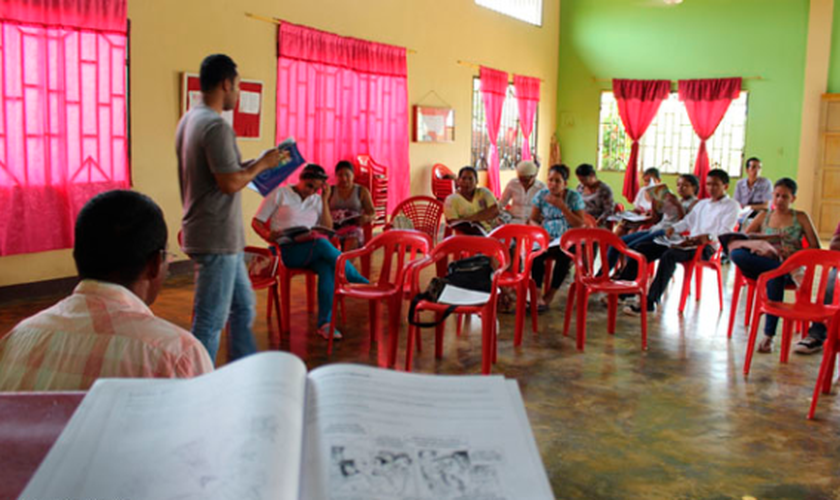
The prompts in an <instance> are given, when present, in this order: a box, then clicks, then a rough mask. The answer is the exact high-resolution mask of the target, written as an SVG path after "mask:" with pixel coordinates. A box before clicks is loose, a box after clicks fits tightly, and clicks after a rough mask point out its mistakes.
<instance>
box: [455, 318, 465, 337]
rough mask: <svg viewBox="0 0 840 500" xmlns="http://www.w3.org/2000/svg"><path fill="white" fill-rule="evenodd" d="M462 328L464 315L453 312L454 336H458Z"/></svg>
mask: <svg viewBox="0 0 840 500" xmlns="http://www.w3.org/2000/svg"><path fill="white" fill-rule="evenodd" d="M463 329H464V315H463V314H458V313H455V336H457V337H460V336H461V332H462V331H463Z"/></svg>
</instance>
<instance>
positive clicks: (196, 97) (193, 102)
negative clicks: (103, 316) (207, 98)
mask: <svg viewBox="0 0 840 500" xmlns="http://www.w3.org/2000/svg"><path fill="white" fill-rule="evenodd" d="M202 100H203V97H202V94H201V92H199V91H197V90H191V91H190V92H188V93H187V110H190V109H193V108H194V107H196V106H198V105H199V104H201V103H202Z"/></svg>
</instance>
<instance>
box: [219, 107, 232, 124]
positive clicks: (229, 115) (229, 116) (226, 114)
mask: <svg viewBox="0 0 840 500" xmlns="http://www.w3.org/2000/svg"><path fill="white" fill-rule="evenodd" d="M222 119H223V120H224V121H226V122H227V123H228V125H230V126H231V127H233V110H232V109H230V110H227V111H222Z"/></svg>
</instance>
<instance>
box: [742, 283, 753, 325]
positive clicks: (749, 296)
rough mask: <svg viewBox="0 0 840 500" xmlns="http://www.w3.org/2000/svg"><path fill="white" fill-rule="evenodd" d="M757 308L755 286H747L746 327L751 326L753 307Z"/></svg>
mask: <svg viewBox="0 0 840 500" xmlns="http://www.w3.org/2000/svg"><path fill="white" fill-rule="evenodd" d="M754 306H755V285H754V284H747V312H746V313H745V314H744V326H750V320H751V319H752V312H753V307H754Z"/></svg>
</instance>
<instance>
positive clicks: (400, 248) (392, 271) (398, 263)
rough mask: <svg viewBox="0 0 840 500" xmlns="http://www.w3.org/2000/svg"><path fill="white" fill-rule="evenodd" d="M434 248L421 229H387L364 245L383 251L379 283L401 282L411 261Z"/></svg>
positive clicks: (370, 250)
mask: <svg viewBox="0 0 840 500" xmlns="http://www.w3.org/2000/svg"><path fill="white" fill-rule="evenodd" d="M431 248H432V239H431V238H430V237H429V236H428V235H427V234H424V233H421V232H419V231H410V230H409V231H403V230H392V231H386V232H384V233H382V234H380V235H378V236H376V237H375V238H373V239H372V240H370V241H369V242H368V243H367V244H366V245H365V247H364V250H365V251H366V252H367V251H369V252H370V253H373V252H377V251H380V250H381V251H382V252H383V254H382V267H381V268H380V271H379V278H378V280H377V281H378V283H379V284H380V285H385V284H389V283H390V284H401V283H402V282H403V274H404V272H405V269H406V266H407V264H408V263H410V262H411V261H413V260H415V259H418V258H422V257H425V256H427V255H428V254H429V250H430V249H431Z"/></svg>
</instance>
